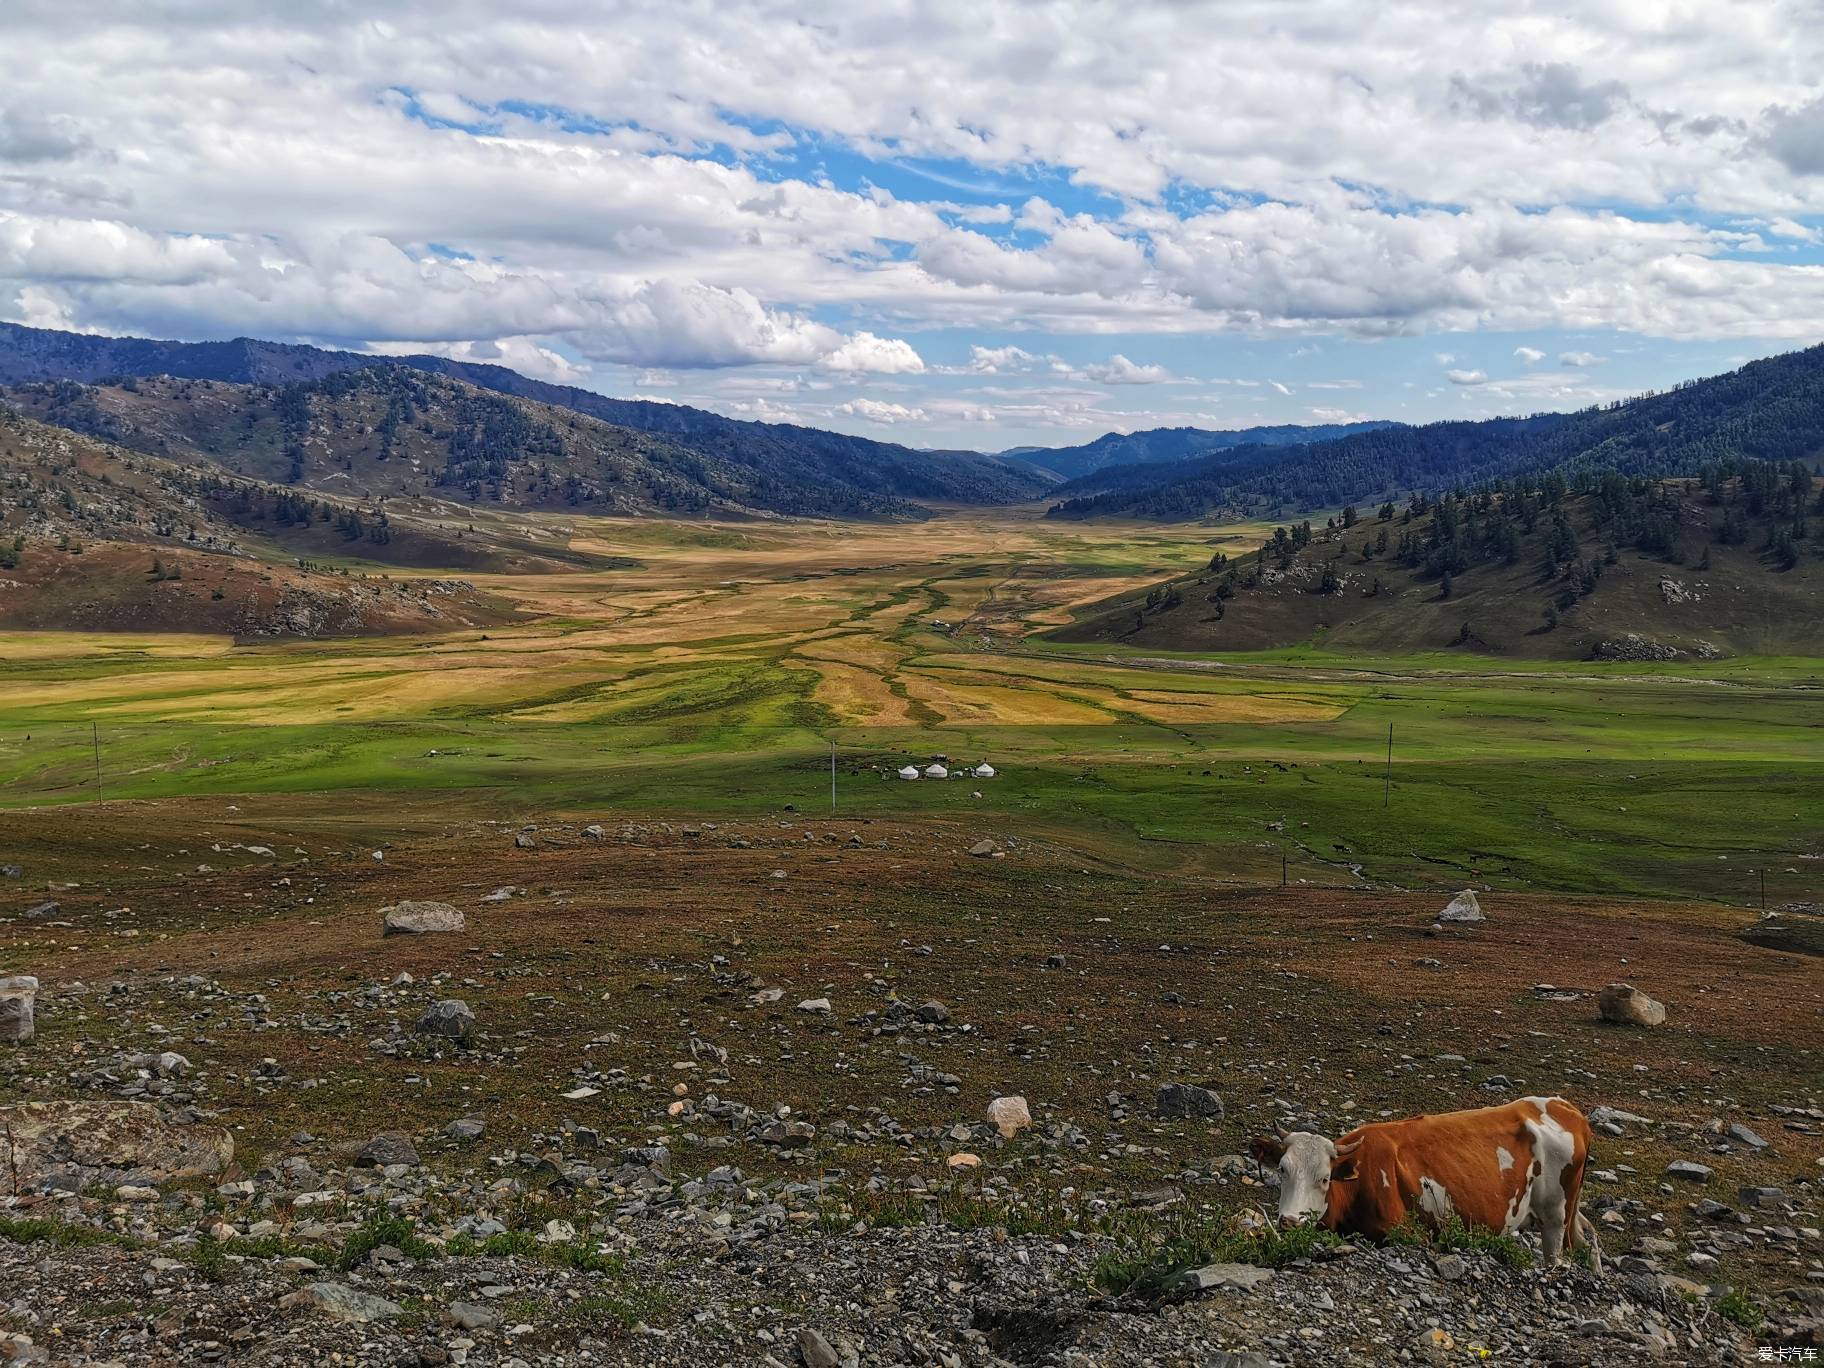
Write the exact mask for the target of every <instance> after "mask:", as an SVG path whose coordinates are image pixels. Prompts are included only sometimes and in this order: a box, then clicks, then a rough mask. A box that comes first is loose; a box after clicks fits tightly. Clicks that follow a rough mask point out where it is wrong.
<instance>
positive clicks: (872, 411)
mask: <svg viewBox="0 0 1824 1368" xmlns="http://www.w3.org/2000/svg"><path fill="white" fill-rule="evenodd" d="M836 412H837V413H841V414H845V415H847V416H849V417H852V418H864V419H866V420H867V421H868V422H870V423H879V424H881V425H882V426H883V427H891V426H892V425H893V424H894V423H919V422H923V421H924V420H925V418H926V417H927V416H928V415H927V414H926V413H925V411H924V410H923V409H922V408H914V407H912V406H911V405H908V404H895V403H890V402H888V401H887V400H884V399H851V400H849V401H848V402H847V403H843V404H838V405H837V406H836Z"/></svg>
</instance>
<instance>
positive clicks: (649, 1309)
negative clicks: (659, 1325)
mask: <svg viewBox="0 0 1824 1368" xmlns="http://www.w3.org/2000/svg"><path fill="white" fill-rule="evenodd" d="M675 1302H676V1298H675V1297H674V1296H673V1295H672V1294H671V1293H670V1292H668V1291H666V1290H665V1289H664V1288H662V1287H644V1286H640V1285H637V1284H629V1285H626V1286H623V1287H620V1288H617V1289H616V1290H615V1291H613V1292H593V1293H590V1294H589V1295H587V1296H584V1297H580V1298H578V1299H577V1300H576V1301H574V1302H572V1303H570V1306H569V1307H568V1310H567V1314H568V1315H569V1316H570V1317H572V1318H574V1319H576V1320H579V1321H581V1322H583V1323H584V1324H586V1325H592V1326H596V1325H601V1324H602V1323H604V1322H607V1323H609V1324H613V1325H617V1326H619V1327H620V1328H621V1329H622V1330H632V1329H633V1328H634V1327H635V1326H638V1325H650V1324H652V1323H653V1322H654V1321H656V1320H658V1319H660V1318H661V1317H662V1316H664V1314H665V1313H666V1312H667V1311H669V1310H670V1309H671V1308H672V1306H673V1305H674V1304H675Z"/></svg>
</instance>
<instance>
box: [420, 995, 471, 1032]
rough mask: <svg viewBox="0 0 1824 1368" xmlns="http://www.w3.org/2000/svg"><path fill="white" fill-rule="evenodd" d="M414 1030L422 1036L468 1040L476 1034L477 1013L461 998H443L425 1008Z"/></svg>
mask: <svg viewBox="0 0 1824 1368" xmlns="http://www.w3.org/2000/svg"><path fill="white" fill-rule="evenodd" d="M412 1030H413V1031H414V1032H416V1033H417V1034H418V1035H422V1036H439V1037H442V1038H443V1039H446V1040H459V1041H460V1040H468V1039H469V1038H470V1037H471V1036H473V1035H474V1034H475V1013H474V1012H473V1011H472V1010H470V1008H469V1004H468V1003H466V1002H464V1001H463V1000H462V999H461V998H443V999H442V1000H440V1001H438V1002H433V1003H432V1004H431V1005H430V1006H429V1007H426V1008H425V1009H424V1011H423V1013H422V1014H420V1016H419V1018H418V1020H417V1022H416V1023H414V1025H413V1026H412Z"/></svg>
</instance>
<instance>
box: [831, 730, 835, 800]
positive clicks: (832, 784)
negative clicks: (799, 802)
mask: <svg viewBox="0 0 1824 1368" xmlns="http://www.w3.org/2000/svg"><path fill="white" fill-rule="evenodd" d="M830 811H831V812H834V811H836V738H835V737H833V736H832V737H831V738H830Z"/></svg>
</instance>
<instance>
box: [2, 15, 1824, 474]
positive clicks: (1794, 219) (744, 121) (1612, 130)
mask: <svg viewBox="0 0 1824 1368" xmlns="http://www.w3.org/2000/svg"><path fill="white" fill-rule="evenodd" d="M1497 11H1498V13H1497ZM0 51H4V52H5V53H6V61H5V79H4V80H3V81H0V318H5V319H10V320H12V321H15V322H21V323H30V324H36V325H39V326H45V327H59V328H76V329H81V330H85V331H95V332H106V333H135V334H150V335H155V336H161V337H179V338H190V339H196V338H212V337H230V336H235V335H239V334H251V335H256V336H261V337H270V338H282V339H291V340H300V341H310V342H317V343H321V344H326V345H337V346H349V347H354V348H357V349H368V350H375V351H391V352H397V351H414V350H428V351H437V352H442V353H446V354H449V355H454V356H462V357H472V358H477V359H488V360H499V361H503V362H505V363H506V364H508V365H512V366H515V367H517V368H519V369H521V370H524V371H526V372H528V373H531V374H536V375H540V376H543V377H546V378H551V379H561V380H567V381H571V382H574V383H577V384H582V385H586V386H589V387H591V388H595V389H599V390H602V391H604V392H607V393H611V394H618V395H643V396H646V397H651V398H659V399H670V400H674V401H677V402H684V403H693V404H700V405H703V406H706V407H711V408H715V409H719V410H721V411H723V412H726V413H730V414H735V415H739V416H745V417H755V418H768V419H780V420H792V421H801V422H809V423H814V424H817V425H820V426H829V427H836V428H840V429H843V430H845V431H851V432H864V433H868V434H869V435H873V436H884V437H889V438H891V439H894V440H899V441H905V442H909V443H912V444H914V445H953V446H969V447H976V448H983V449H998V448H1004V447H1008V446H1013V445H1016V444H1025V443H1044V444H1064V443H1071V442H1078V441H1084V440H1087V439H1089V438H1091V437H1094V436H1096V435H1098V434H1100V433H1101V432H1104V431H1107V430H1109V429H1111V428H1114V429H1133V428H1140V427H1152V426H1158V425H1162V424H1185V423H1190V424H1195V425H1198V426H1205V427H1236V426H1246V425H1249V424H1253V423H1260V422H1313V421H1334V420H1339V419H1342V418H1346V417H1354V416H1374V417H1390V418H1403V419H1409V420H1410V419H1424V418H1432V417H1439V416H1482V415H1486V414H1491V413H1500V412H1513V411H1531V410H1536V409H1543V408H1568V407H1576V406H1579V405H1582V404H1585V403H1589V402H1592V401H1596V400H1601V399H1606V398H1609V397H1613V396H1616V395H1620V394H1624V393H1631V392H1634V391H1637V390H1640V389H1643V388H1652V387H1659V386H1664V385H1667V384H1670V383H1672V382H1675V381H1677V380H1679V379H1682V378H1687V377H1690V376H1694V375H1701V374H1706V373H1710V372H1713V371H1716V370H1721V369H1726V368H1727V367H1729V366H1731V365H1735V364H1738V363H1739V362H1740V361H1742V360H1746V359H1748V358H1750V357H1753V356H1757V355H1764V354H1766V353H1769V352H1773V351H1779V350H1785V349H1789V348H1792V347H1795V346H1801V345H1806V344H1810V343H1813V342H1816V341H1819V340H1820V339H1824V0H1750V2H1746V3H1745V2H1744V0H1701V3H1686V2H1685V0H1678V2H1677V3H1654V2H1652V0H1552V3H1549V4H1542V5H1532V4H1527V3H1523V2H1522V0H1509V3H1505V4H1502V5H1499V6H1491V5H1488V4H1486V3H1483V2H1482V0H1469V2H1467V3H1461V4H1458V3H1450V0H1432V2H1430V3H1424V4H1397V3H1376V4H1371V5H1364V4H1362V3H1360V0H1337V2H1336V3H1332V2H1331V0H1312V2H1311V3H1299V2H1298V0H1224V2H1223V3H1214V4H1195V3H1169V4H1167V3H1146V0H1121V3H1107V4H1102V3H1077V4H1043V3H1017V4H1016V3H1003V2H1002V0H956V2H955V3H948V2H943V0H937V2H933V3H922V4H893V3H887V2H886V0H869V3H863V4H857V3H854V0H845V3H840V4H831V5H824V4H820V3H817V0H793V2H792V3H789V4H786V3H781V4H770V3H749V2H748V0H713V2H712V3H695V0H666V3H664V4H644V5H615V4H609V3H581V2H580V0H577V2H574V3H572V2H566V0H517V3H515V4H513V5H504V4H496V3H485V4H483V3H463V0H436V3H431V0H395V2H394V3H353V2H352V0H350V2H349V3H316V4H311V3H302V2H301V0H287V3H283V4H277V3H266V0H232V2H231V3H229V2H219V3H218V0H187V2H186V3H171V2H170V0H136V3H135V4H133V5H130V6H129V5H122V4H119V3H115V2H114V0H103V2H96V0H5V3H4V4H3V5H0Z"/></svg>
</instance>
